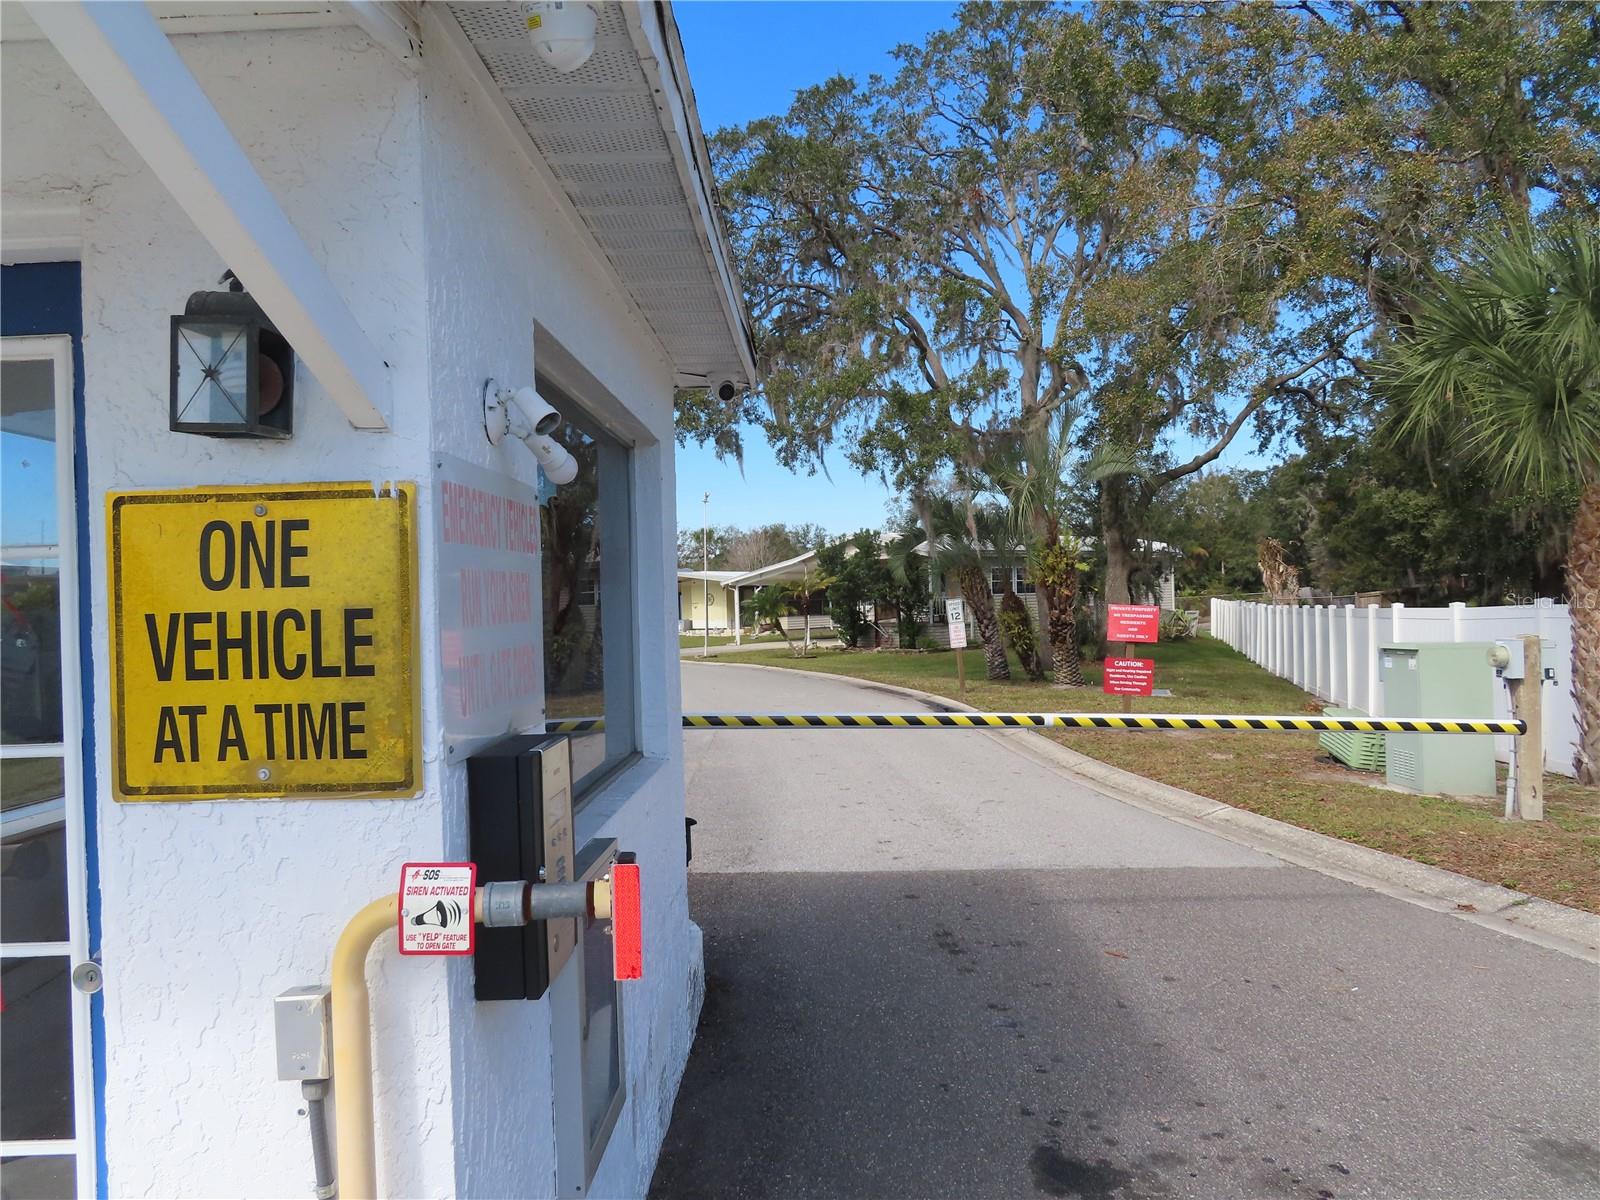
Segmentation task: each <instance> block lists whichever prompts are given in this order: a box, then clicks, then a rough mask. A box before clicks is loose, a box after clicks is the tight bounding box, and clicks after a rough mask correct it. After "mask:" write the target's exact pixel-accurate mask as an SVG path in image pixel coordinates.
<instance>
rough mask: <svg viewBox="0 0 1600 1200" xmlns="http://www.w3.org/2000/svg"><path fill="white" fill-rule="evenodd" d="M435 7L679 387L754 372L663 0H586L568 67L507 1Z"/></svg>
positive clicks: (750, 376)
mask: <svg viewBox="0 0 1600 1200" xmlns="http://www.w3.org/2000/svg"><path fill="white" fill-rule="evenodd" d="M429 7H430V8H431V7H432V6H429ZM443 7H444V8H445V9H446V11H447V12H448V13H449V17H450V19H451V21H452V22H453V23H454V25H455V26H456V28H457V29H459V31H460V33H461V35H462V36H463V37H464V39H465V41H466V42H467V44H468V45H469V46H470V49H471V52H472V53H473V55H475V56H476V58H477V60H478V62H479V63H480V64H481V66H482V69H483V72H484V74H485V75H486V77H487V83H488V85H489V86H492V87H493V88H494V89H495V91H496V93H497V96H496V98H497V99H498V100H499V102H500V104H501V105H503V112H504V113H509V114H510V116H511V118H513V119H514V120H515V122H516V124H517V126H518V127H519V128H520V130H521V131H522V133H523V134H524V135H525V136H526V139H527V142H528V144H529V145H530V146H531V148H532V150H533V151H534V152H535V154H536V155H537V157H538V159H539V160H540V162H541V165H542V166H543V167H544V168H546V169H547V170H548V171H549V173H550V175H551V176H552V177H553V180H554V182H555V184H556V185H557V186H558V187H559V188H560V189H561V191H562V192H563V193H565V195H566V198H567V200H568V201H569V202H570V204H571V206H572V208H573V210H574V212H575V213H576V214H577V217H578V219H579V220H580V221H581V222H582V224H583V226H584V227H585V228H586V229H587V230H588V232H589V234H590V236H591V237H592V238H593V239H594V242H595V244H596V246H597V247H598V248H599V251H600V253H601V255H602V256H603V257H604V258H605V259H606V260H607V261H608V262H609V263H610V265H611V268H612V270H613V272H614V273H615V275H616V278H617V280H618V282H619V283H621V285H622V287H623V288H624V289H625V290H626V291H627V293H628V295H629V296H630V297H631V299H632V300H633V302H634V305H635V306H636V307H637V309H638V312H639V314H640V315H641V316H642V318H643V319H644V320H645V322H646V323H647V324H648V325H649V327H650V328H651V330H652V331H653V332H654V333H655V335H656V338H657V340H658V341H659V342H660V343H661V345H662V348H663V349H664V350H665V352H666V355H667V358H668V360H669V361H670V363H671V364H672V369H673V373H674V377H675V382H676V383H677V385H678V386H680V387H705V386H713V387H714V386H715V385H716V384H717V383H718V382H720V381H722V380H731V381H733V382H734V384H735V385H736V386H739V387H746V386H750V385H751V384H753V383H754V382H755V378H756V367H755V353H754V348H753V343H752V338H751V333H750V321H749V317H748V315H747V314H746V312H745V308H744V300H743V296H742V293H741V291H740V288H739V280H738V275H737V273H736V271H735V269H734V265H733V255H732V253H731V251H730V250H729V247H728V242H727V238H726V237H725V236H724V234H723V229H722V221H721V217H720V215H719V212H718V209H717V204H716V197H715V190H714V187H713V183H712V173H711V160H710V155H709V154H708V153H707V150H706V145H705V138H704V135H703V134H702V132H701V130H700V122H699V117H698V115H697V113H696V111H695V105H694V94H693V91H692V90H691V88H690V86H689V75H688V69H687V66H686V65H685V61H684V55H683V44H682V41H681V39H680V38H679V35H678V27H677V24H676V22H675V21H674V19H673V16H672V10H671V6H670V5H669V4H666V3H655V4H647V3H640V4H636V3H596V4H594V6H593V7H594V8H595V11H596V13H597V14H598V17H599V26H598V30H597V33H596V38H595V49H594V53H593V55H592V56H591V57H590V59H589V61H588V62H586V63H585V64H584V65H583V66H582V67H579V68H578V69H577V70H576V71H573V72H571V73H570V74H566V75H561V74H558V73H557V72H556V71H555V70H554V69H552V68H551V67H550V66H548V65H547V64H546V63H545V62H544V61H543V60H542V59H541V58H540V57H539V56H538V55H537V54H536V53H535V51H534V49H533V43H532V42H531V41H530V39H529V38H528V36H527V29H526V23H525V21H524V20H523V17H522V15H521V12H520V10H519V8H518V5H517V4H516V3H515V2H514V0H486V2H485V0H473V2H461V0H456V2H451V3H447V4H445V5H444V6H443ZM434 11H437V10H434Z"/></svg>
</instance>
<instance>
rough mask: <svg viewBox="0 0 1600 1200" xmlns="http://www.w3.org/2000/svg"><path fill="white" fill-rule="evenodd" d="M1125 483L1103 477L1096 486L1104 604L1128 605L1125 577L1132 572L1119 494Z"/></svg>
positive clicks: (1130, 553) (1129, 599) (1131, 560)
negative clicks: (1102, 548)
mask: <svg viewBox="0 0 1600 1200" xmlns="http://www.w3.org/2000/svg"><path fill="white" fill-rule="evenodd" d="M1125 486H1126V485H1124V484H1122V483H1120V482H1116V481H1113V480H1110V479H1108V480H1106V481H1105V482H1103V483H1102V484H1101V485H1100V538H1101V541H1102V543H1103V544H1104V546H1105V548H1106V603H1107V604H1128V603H1131V602H1132V594H1131V593H1130V592H1129V591H1128V577H1129V576H1130V575H1132V574H1133V552H1132V550H1131V549H1130V548H1129V546H1128V538H1127V534H1126V531H1125V530H1124V528H1123V524H1122V518H1123V506H1122V505H1121V504H1119V503H1118V500H1119V499H1120V496H1119V493H1120V492H1121V491H1122V490H1123V488H1124V487H1125Z"/></svg>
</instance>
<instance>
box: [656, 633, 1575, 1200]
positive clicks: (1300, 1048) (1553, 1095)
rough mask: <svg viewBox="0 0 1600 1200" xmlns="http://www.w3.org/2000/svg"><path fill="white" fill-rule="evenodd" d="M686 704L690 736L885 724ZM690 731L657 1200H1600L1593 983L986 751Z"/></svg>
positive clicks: (876, 734) (815, 689) (835, 700)
mask: <svg viewBox="0 0 1600 1200" xmlns="http://www.w3.org/2000/svg"><path fill="white" fill-rule="evenodd" d="M683 677H684V704H685V709H686V710H688V711H695V710H724V711H727V710H745V711H761V710H766V711H801V710H809V711H818V710H823V711H827V710H833V711H873V710H877V711H895V710H905V709H906V708H907V707H908V704H907V702H906V701H905V700H904V699H902V698H899V697H894V698H891V697H890V696H887V695H885V694H884V693H881V692H876V691H873V690H871V689H870V688H867V687H863V686H861V685H857V684H853V683H851V682H849V681H846V680H837V679H829V678H826V677H822V676H815V675H810V676H800V675H785V674H780V673H776V672H770V671H760V670H757V669H752V668H749V667H740V666H734V665H717V664H691V663H685V664H684V668H683ZM1005 736H1014V737H1025V736H1032V735H1028V734H1014V735H1005ZM1107 736H1158V735H1143V734H1133V735H1130V734H1108V735H1107ZM685 738H686V741H687V745H688V758H689V762H688V775H689V782H688V811H689V814H690V815H691V816H693V817H696V818H697V819H698V820H699V822H700V824H699V826H698V828H697V829H696V831H695V843H694V850H695V858H694V862H693V864H692V866H691V875H690V904H691V908H692V912H693V914H694V917H695V919H696V920H697V921H699V922H700V924H701V926H702V927H703V929H704V931H705V939H706V943H705V944H706V971H707V982H706V1002H705V1008H704V1011H703V1014H702V1017H701V1025H700V1031H699V1037H698V1039H697V1041H696V1045H695V1049H694V1053H693V1056H692V1058H691V1061H690V1064H689V1069H688V1072H687V1074H686V1076H685V1078H684V1081H683V1086H682V1090H681V1091H680V1093H679V1097H678V1101H677V1106H676V1109H675V1111H674V1114H673V1121H672V1127H671V1131H670V1133H669V1134H668V1138H667V1144H666V1146H665V1147H664V1148H663V1150H662V1155H661V1160H660V1163H659V1165H658V1167H657V1170H656V1176H655V1181H654V1184H653V1187H652V1190H651V1196H652V1197H657V1198H659V1200H682V1198H688V1197H702V1196H703V1197H719V1198H720V1197H740V1198H744V1197H747V1198H752V1200H754V1198H767V1197H771V1198H780V1197H781V1198H791V1197H792V1198H810V1197H945V1196H948V1197H990V1196H995V1197H1012V1196H1016V1197H1026V1196H1035V1195H1045V1196H1057V1197H1082V1198H1083V1200H1117V1198H1120V1200H1166V1198H1168V1197H1172V1198H1178V1197H1306V1198H1308V1200H1318V1198H1320V1200H1331V1198H1334V1197H1338V1198H1341V1200H1349V1198H1352V1197H1375V1196H1383V1197H1432V1196H1438V1197H1452V1198H1472V1197H1496V1198H1498V1197H1508V1198H1509V1197H1519V1198H1520V1197H1547V1196H1548V1197H1575V1196H1600V1102H1597V1096H1600V973H1597V972H1596V970H1595V968H1593V967H1591V966H1588V965H1586V964H1584V963H1583V962H1581V961H1578V960H1576V959H1573V958H1570V957H1566V956H1564V955H1561V954H1558V953H1555V952H1553V951H1549V950H1544V949H1541V948H1539V947H1537V946H1534V945H1531V944H1529V943H1527V942H1523V941H1519V940H1516V939H1513V938H1509V937H1506V936H1504V935H1501V934H1497V933H1493V932H1491V931H1489V930H1486V929H1482V928H1479V927H1477V926H1474V925H1470V924H1468V923H1466V922H1463V921H1458V920H1455V919H1453V918H1451V917H1448V916H1444V915H1441V914H1438V913H1434V912H1431V911H1428V910H1425V909H1422V908H1419V907H1415V906H1412V905H1409V904H1406V903H1404V902H1402V901H1399V900H1393V899H1389V898H1386V897H1384V896H1380V895H1378V894H1376V893H1373V892H1370V891H1366V890H1364V889H1362V888H1359V887H1356V886H1353V885H1351V884H1346V883H1343V882H1340V881H1337V880H1334V879H1330V878H1328V877H1326V876H1323V875H1320V874H1317V873H1315V872H1311V871H1306V870H1303V869H1301V868H1298V867H1294V866H1289V865H1286V864H1281V863H1279V862H1277V861H1276V860H1274V859H1271V858H1268V857H1266V856H1265V855H1262V854H1259V853H1257V852H1255V851H1253V850H1249V849H1245V848H1242V847H1239V846H1236V845H1233V844H1231V843H1229V842H1226V841H1222V840H1220V839H1218V838H1216V837H1214V836H1212V835H1210V834H1208V833H1205V832H1202V831H1198V830H1194V829H1191V828H1189V827H1187V826H1183V825H1179V824H1176V823H1174V822H1170V821H1167V820H1166V819H1164V818H1162V817H1159V816H1155V815H1152V814H1150V813H1148V812H1145V811H1142V810H1140V809H1136V808H1133V807H1131V806H1127V805H1124V804H1121V803H1119V802H1117V801H1115V800H1110V799H1107V798H1105V797H1103V796H1101V795H1099V794H1097V793H1094V792H1091V791H1089V790H1088V789H1086V788H1085V787H1083V786H1082V785H1081V784H1079V783H1077V782H1075V781H1074V779H1073V777H1072V776H1071V775H1070V774H1069V773H1067V772H1065V771H1063V770H1060V769H1056V768H1053V767H1051V766H1049V765H1046V764H1043V763H1041V762H1038V761H1036V760H1035V759H1034V758H1032V757H1028V756H1023V755H1019V754H1016V753H1014V752H1013V751H1011V750H1010V749H1008V748H1007V747H1006V746H1005V745H1004V744H1003V743H1002V742H1001V741H1000V740H999V739H997V738H996V737H994V736H991V735H987V734H983V733H977V732H953V731H909V730H908V731H875V730H844V731H818V732H813V731H759V732H758V731H726V732H689V733H686V734H685Z"/></svg>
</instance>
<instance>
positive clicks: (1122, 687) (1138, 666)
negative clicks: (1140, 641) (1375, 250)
mask: <svg viewBox="0 0 1600 1200" xmlns="http://www.w3.org/2000/svg"><path fill="white" fill-rule="evenodd" d="M1155 686H1156V662H1155V659H1153V658H1108V659H1106V663H1105V679H1104V682H1103V683H1102V685H1101V688H1102V690H1103V691H1104V692H1105V694H1106V695H1108V696H1148V695H1150V694H1151V693H1152V692H1154V691H1155Z"/></svg>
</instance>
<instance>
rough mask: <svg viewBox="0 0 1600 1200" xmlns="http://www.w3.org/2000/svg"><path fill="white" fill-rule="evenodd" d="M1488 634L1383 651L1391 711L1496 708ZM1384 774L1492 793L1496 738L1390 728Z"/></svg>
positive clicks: (1409, 782) (1413, 783)
mask: <svg viewBox="0 0 1600 1200" xmlns="http://www.w3.org/2000/svg"><path fill="white" fill-rule="evenodd" d="M1489 646H1490V643H1488V642H1424V643H1421V644H1413V645H1404V644H1402V645H1395V646H1383V647H1381V648H1380V649H1379V651H1378V665H1379V670H1380V678H1381V679H1382V680H1383V715H1384V716H1386V717H1484V718H1492V717H1493V716H1494V668H1493V667H1491V666H1490V665H1489ZM1387 737H1388V739H1389V744H1388V747H1387V749H1386V755H1387V759H1388V762H1387V764H1386V768H1385V771H1384V776H1385V778H1386V779H1388V781H1389V782H1390V783H1391V784H1394V785H1395V786H1396V787H1403V788H1410V789H1411V790H1412V791H1417V792H1429V793H1439V792H1442V793H1447V794H1449V795H1453V796H1493V795H1494V794H1495V792H1496V788H1495V775H1494V738H1493V737H1491V736H1489V735H1488V734H1464V733H1391V734H1388V735H1387Z"/></svg>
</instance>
